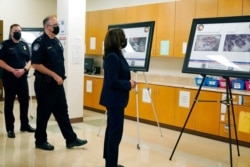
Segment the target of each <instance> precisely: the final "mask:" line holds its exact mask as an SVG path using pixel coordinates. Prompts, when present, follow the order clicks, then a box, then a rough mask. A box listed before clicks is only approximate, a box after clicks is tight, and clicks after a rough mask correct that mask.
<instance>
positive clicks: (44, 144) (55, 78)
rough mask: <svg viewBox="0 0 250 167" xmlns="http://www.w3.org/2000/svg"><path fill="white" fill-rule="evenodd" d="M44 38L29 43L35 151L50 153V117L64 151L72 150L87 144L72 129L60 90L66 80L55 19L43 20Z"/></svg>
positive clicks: (63, 96)
mask: <svg viewBox="0 0 250 167" xmlns="http://www.w3.org/2000/svg"><path fill="white" fill-rule="evenodd" d="M43 27H44V34H43V35H41V36H40V37H38V38H37V39H36V40H35V41H34V42H33V43H32V67H33V68H34V69H35V84H34V88H35V93H36V98H37V122H36V123H37V129H36V133H35V139H36V141H35V144H36V148H40V149H43V150H53V149H54V146H53V145H51V144H50V143H48V141H47V133H46V128H47V124H48V120H49V117H50V115H51V114H52V113H53V115H54V117H55V119H56V121H57V123H58V125H59V128H60V130H61V132H62V135H63V137H64V138H65V140H66V147H67V148H72V147H75V146H81V145H84V144H86V143H87V140H81V139H78V138H77V135H76V134H75V133H74V131H73V128H72V126H71V123H70V120H69V115H68V106H67V101H66V96H65V91H64V87H63V82H64V79H65V78H66V76H65V67H64V57H63V47H62V44H61V43H60V41H59V40H58V39H57V38H56V35H57V34H58V33H59V26H58V21H57V19H56V18H55V17H54V16H48V17H46V18H45V19H44V20H43Z"/></svg>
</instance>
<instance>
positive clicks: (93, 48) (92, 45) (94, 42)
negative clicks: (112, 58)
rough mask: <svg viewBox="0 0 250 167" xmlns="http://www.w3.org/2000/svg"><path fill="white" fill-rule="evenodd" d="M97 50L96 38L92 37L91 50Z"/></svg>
mask: <svg viewBox="0 0 250 167" xmlns="http://www.w3.org/2000/svg"><path fill="white" fill-rule="evenodd" d="M95 48H96V38H95V37H90V50H95Z"/></svg>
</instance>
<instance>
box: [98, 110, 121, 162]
mask: <svg viewBox="0 0 250 167" xmlns="http://www.w3.org/2000/svg"><path fill="white" fill-rule="evenodd" d="M107 113H108V118H107V128H106V132H105V139H104V153H103V158H104V159H105V160H106V167H117V164H118V155H119V145H120V142H121V139H122V134H123V122H124V109H107Z"/></svg>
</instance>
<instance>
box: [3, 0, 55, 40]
mask: <svg viewBox="0 0 250 167" xmlns="http://www.w3.org/2000/svg"><path fill="white" fill-rule="evenodd" d="M56 13H57V0H0V20H3V30H4V33H3V38H4V39H6V38H8V34H9V27H10V25H11V24H13V23H17V24H20V25H21V26H22V27H42V20H43V18H44V17H45V16H47V15H51V14H56Z"/></svg>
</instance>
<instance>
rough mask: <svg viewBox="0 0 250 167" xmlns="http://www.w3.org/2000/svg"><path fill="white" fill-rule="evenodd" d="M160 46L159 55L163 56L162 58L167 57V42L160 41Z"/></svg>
mask: <svg viewBox="0 0 250 167" xmlns="http://www.w3.org/2000/svg"><path fill="white" fill-rule="evenodd" d="M160 46H161V49H160V52H161V55H164V56H167V55H169V41H168V40H166V41H161V45H160Z"/></svg>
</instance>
